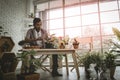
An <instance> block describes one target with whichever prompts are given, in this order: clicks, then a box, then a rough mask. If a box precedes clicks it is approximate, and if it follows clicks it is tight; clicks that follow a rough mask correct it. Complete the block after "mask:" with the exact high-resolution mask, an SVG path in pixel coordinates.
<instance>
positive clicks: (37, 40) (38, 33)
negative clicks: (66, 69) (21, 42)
mask: <svg viewBox="0 0 120 80" xmlns="http://www.w3.org/2000/svg"><path fill="white" fill-rule="evenodd" d="M41 25H42V22H41V19H40V18H35V19H34V20H33V26H34V28H32V29H29V30H28V31H27V34H26V37H25V41H27V42H29V43H30V46H39V47H40V48H45V41H46V40H47V39H48V34H47V32H46V30H44V29H42V28H41ZM52 56H53V70H52V76H53V77H55V76H62V75H61V74H59V73H58V71H57V69H58V61H57V58H58V55H52Z"/></svg>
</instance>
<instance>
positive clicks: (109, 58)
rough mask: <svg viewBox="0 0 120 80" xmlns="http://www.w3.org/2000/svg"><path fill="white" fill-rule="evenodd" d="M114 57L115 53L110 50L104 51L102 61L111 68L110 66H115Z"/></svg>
mask: <svg viewBox="0 0 120 80" xmlns="http://www.w3.org/2000/svg"><path fill="white" fill-rule="evenodd" d="M115 58H116V55H114V54H113V53H112V51H110V52H105V60H104V61H105V64H106V67H107V68H111V67H114V66H115Z"/></svg>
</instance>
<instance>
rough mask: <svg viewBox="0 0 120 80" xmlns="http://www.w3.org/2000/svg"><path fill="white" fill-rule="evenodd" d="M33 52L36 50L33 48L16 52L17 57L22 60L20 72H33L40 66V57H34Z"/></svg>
mask: <svg viewBox="0 0 120 80" xmlns="http://www.w3.org/2000/svg"><path fill="white" fill-rule="evenodd" d="M35 54H36V52H35V51H34V50H31V51H23V52H22V53H18V58H19V59H20V60H21V61H22V68H21V71H22V72H21V73H23V74H30V73H34V72H35V71H36V69H37V68H39V67H40V66H41V59H39V58H38V59H37V58H35V57H34V55H35Z"/></svg>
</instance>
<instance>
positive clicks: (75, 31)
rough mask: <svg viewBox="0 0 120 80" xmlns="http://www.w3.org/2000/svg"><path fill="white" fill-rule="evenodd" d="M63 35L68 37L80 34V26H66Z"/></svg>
mask: <svg viewBox="0 0 120 80" xmlns="http://www.w3.org/2000/svg"><path fill="white" fill-rule="evenodd" d="M65 35H69V37H70V38H74V37H77V36H80V35H81V28H80V27H76V28H66V30H65Z"/></svg>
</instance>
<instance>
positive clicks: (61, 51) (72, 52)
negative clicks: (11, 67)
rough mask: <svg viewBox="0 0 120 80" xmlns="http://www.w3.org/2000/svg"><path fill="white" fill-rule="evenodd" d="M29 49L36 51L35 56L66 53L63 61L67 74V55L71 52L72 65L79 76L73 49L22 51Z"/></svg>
mask: <svg viewBox="0 0 120 80" xmlns="http://www.w3.org/2000/svg"><path fill="white" fill-rule="evenodd" d="M30 50H34V51H36V52H37V53H36V56H37V55H41V54H42V55H51V54H65V55H66V57H65V62H66V70H67V75H69V71H68V61H67V55H68V54H71V55H72V58H73V62H74V66H75V69H76V73H77V77H78V78H80V74H79V69H78V64H77V60H76V55H75V54H76V53H75V49H22V51H30Z"/></svg>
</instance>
